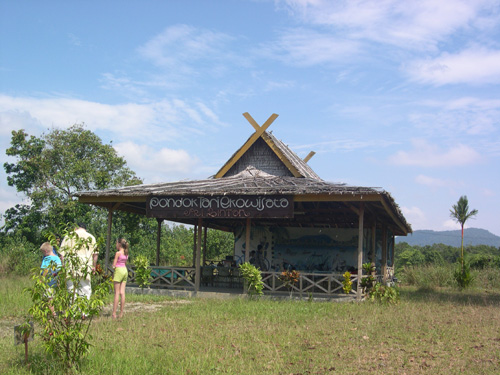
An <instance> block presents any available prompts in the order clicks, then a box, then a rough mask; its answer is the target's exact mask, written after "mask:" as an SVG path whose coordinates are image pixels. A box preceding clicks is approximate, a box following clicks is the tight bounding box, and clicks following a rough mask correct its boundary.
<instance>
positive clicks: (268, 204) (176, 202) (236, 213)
mask: <svg viewBox="0 0 500 375" xmlns="http://www.w3.org/2000/svg"><path fill="white" fill-rule="evenodd" d="M146 208H147V210H146V215H147V216H148V217H156V218H162V219H187V218H210V219H231V218H233V219H246V218H287V217H293V197H291V196H283V195H239V196H235V195H219V196H199V195H197V196H153V197H150V198H148V201H147V205H146Z"/></svg>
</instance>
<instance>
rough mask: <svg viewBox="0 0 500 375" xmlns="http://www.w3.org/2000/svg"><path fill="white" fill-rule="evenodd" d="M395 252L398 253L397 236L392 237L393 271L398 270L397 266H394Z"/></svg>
mask: <svg viewBox="0 0 500 375" xmlns="http://www.w3.org/2000/svg"><path fill="white" fill-rule="evenodd" d="M395 252H396V236H395V235H392V252H391V266H392V268H393V269H396V268H395V265H394V253H395Z"/></svg>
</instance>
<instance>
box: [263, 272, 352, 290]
mask: <svg viewBox="0 0 500 375" xmlns="http://www.w3.org/2000/svg"><path fill="white" fill-rule="evenodd" d="M280 276H281V272H262V281H263V282H264V293H265V292H266V290H267V291H270V292H275V293H280V292H286V293H290V289H291V291H292V293H298V294H299V295H302V294H306V295H307V294H309V293H310V294H322V295H334V294H342V293H344V291H343V289H342V287H343V284H342V281H343V280H344V275H343V274H341V273H314V272H313V273H308V272H300V277H299V281H298V282H297V283H296V284H294V285H288V286H287V285H286V284H285V283H284V282H283V281H281V280H280ZM357 280H358V275H356V274H354V275H351V281H352V282H353V288H352V290H351V292H350V294H356V288H355V286H356V283H357ZM289 288H290V289H289Z"/></svg>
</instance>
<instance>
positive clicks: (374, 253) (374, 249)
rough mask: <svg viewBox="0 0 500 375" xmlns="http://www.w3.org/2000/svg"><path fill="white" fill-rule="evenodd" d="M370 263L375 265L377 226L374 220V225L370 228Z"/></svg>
mask: <svg viewBox="0 0 500 375" xmlns="http://www.w3.org/2000/svg"><path fill="white" fill-rule="evenodd" d="M371 262H372V263H373V264H375V265H376V264H377V224H376V219H375V224H373V228H372V259H371Z"/></svg>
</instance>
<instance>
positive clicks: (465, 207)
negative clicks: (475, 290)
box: [450, 195, 478, 285]
mask: <svg viewBox="0 0 500 375" xmlns="http://www.w3.org/2000/svg"><path fill="white" fill-rule="evenodd" d="M477 212H478V211H477V210H469V201H468V199H467V196H466V195H463V196H461V197H460V198H459V199H458V202H457V204H454V205H453V206H452V209H451V210H450V216H451V217H452V219H454V220H455V221H456V222H457V223H459V224H460V226H461V227H462V246H461V253H460V261H461V264H462V270H461V271H460V273H461V276H460V277H458V278H457V277H455V278H456V279H457V282H458V284H459V285H461V284H464V283H465V284H467V283H468V282H469V281H466V280H468V279H469V276H470V275H468V274H470V272H467V271H466V270H465V264H464V260H465V254H464V226H465V223H466V222H467V220H469V219H470V218H472V217H474V216H476V215H477ZM459 279H460V280H461V281H458V280H459Z"/></svg>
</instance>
